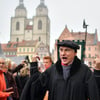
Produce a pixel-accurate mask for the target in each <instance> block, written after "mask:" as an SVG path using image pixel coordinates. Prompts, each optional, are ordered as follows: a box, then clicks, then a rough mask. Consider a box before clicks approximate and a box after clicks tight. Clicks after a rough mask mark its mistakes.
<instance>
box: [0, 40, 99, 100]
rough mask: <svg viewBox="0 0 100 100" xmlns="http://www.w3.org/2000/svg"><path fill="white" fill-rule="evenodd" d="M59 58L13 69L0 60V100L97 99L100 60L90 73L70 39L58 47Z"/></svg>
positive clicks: (35, 58) (76, 46)
mask: <svg viewBox="0 0 100 100" xmlns="http://www.w3.org/2000/svg"><path fill="white" fill-rule="evenodd" d="M57 45H58V46H59V56H60V58H59V59H58V61H57V62H56V63H53V61H52V59H51V57H50V56H45V57H44V58H43V66H42V67H41V66H39V60H40V58H39V56H38V55H35V56H33V57H32V62H30V63H26V62H25V61H22V63H21V64H19V65H16V67H13V64H12V62H11V60H10V59H7V58H2V57H0V100H100V58H99V57H98V58H96V59H95V60H94V66H93V69H92V70H91V69H90V68H89V67H88V66H87V65H85V64H84V63H83V62H82V61H81V60H80V59H79V58H78V57H77V50H78V49H80V47H79V45H78V44H76V43H74V42H73V41H70V40H65V41H62V42H59V43H58V44H57Z"/></svg>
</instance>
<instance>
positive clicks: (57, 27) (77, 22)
mask: <svg viewBox="0 0 100 100" xmlns="http://www.w3.org/2000/svg"><path fill="white" fill-rule="evenodd" d="M39 4H40V0H24V5H25V7H26V9H27V17H28V18H32V17H33V16H35V15H36V7H37V6H38V5H39ZM18 5H19V0H0V13H1V14H0V42H1V43H6V42H8V41H9V39H10V24H11V23H10V22H11V17H14V16H15V9H16V7H17V6H18ZM45 5H46V6H47V7H48V10H49V13H48V15H49V18H50V21H51V30H50V31H51V32H50V35H51V41H52V42H51V45H52V46H51V47H53V45H54V41H55V39H57V38H58V37H59V36H60V34H61V33H62V31H63V30H64V28H65V25H67V27H68V29H69V31H71V30H73V31H74V32H79V31H81V32H84V31H85V29H83V27H82V24H83V19H85V20H86V23H87V24H88V25H89V26H88V29H87V31H88V32H89V33H94V32H95V29H97V32H98V36H99V40H100V0H45Z"/></svg>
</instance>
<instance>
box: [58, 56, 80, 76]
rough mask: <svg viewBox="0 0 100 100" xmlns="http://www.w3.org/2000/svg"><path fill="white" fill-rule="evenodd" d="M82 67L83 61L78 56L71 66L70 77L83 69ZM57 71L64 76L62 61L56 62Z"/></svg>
mask: <svg viewBox="0 0 100 100" xmlns="http://www.w3.org/2000/svg"><path fill="white" fill-rule="evenodd" d="M80 65H81V61H80V60H79V59H78V58H77V56H76V57H75V59H74V61H73V63H72V65H71V69H70V76H72V75H74V74H75V73H76V72H77V71H78V69H79V68H80V67H81V66H80ZM56 69H57V71H58V73H59V74H63V69H62V65H61V60H58V61H57V62H56Z"/></svg>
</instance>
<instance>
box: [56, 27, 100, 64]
mask: <svg viewBox="0 0 100 100" xmlns="http://www.w3.org/2000/svg"><path fill="white" fill-rule="evenodd" d="M58 40H59V41H62V40H74V41H83V40H85V32H73V31H72V32H70V31H69V29H68V28H67V26H66V27H65V28H64V30H63V32H62V33H61V35H60V36H59V38H58ZM57 49H58V48H57V41H56V43H55V48H54V55H55V56H54V62H56V61H57V59H58V55H57V52H58V51H57ZM98 56H99V57H100V41H98V36H97V30H95V33H87V39H86V48H85V59H84V62H85V63H86V64H88V66H93V61H94V59H95V58H96V57H98Z"/></svg>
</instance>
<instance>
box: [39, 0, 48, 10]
mask: <svg viewBox="0 0 100 100" xmlns="http://www.w3.org/2000/svg"><path fill="white" fill-rule="evenodd" d="M37 8H47V6H46V5H45V4H44V0H40V4H39V6H38V7H37Z"/></svg>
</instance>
